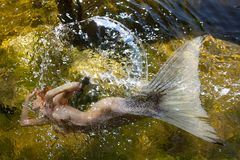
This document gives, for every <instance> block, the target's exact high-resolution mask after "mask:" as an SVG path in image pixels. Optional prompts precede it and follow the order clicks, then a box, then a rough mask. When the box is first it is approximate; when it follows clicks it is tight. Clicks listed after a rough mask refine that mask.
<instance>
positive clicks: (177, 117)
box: [128, 37, 221, 143]
mask: <svg viewBox="0 0 240 160" xmlns="http://www.w3.org/2000/svg"><path fill="white" fill-rule="evenodd" d="M202 40H203V37H197V38H195V39H193V40H191V41H189V42H187V43H186V44H185V45H183V46H182V47H181V48H179V49H178V50H176V51H175V54H174V55H173V56H172V57H171V58H170V59H169V60H168V61H167V62H166V63H165V64H164V65H163V67H162V68H161V70H160V71H159V72H158V74H157V75H156V77H155V78H153V80H152V81H150V83H149V84H148V85H146V86H145V87H143V88H142V91H141V93H140V94H139V95H137V96H134V97H131V98H130V99H129V101H128V105H129V108H132V112H135V114H139V115H145V116H151V117H154V118H157V119H160V120H162V121H165V122H167V123H170V124H172V125H174V126H177V127H179V128H181V129H183V130H185V131H187V132H189V133H191V134H193V135H195V136H197V137H199V138H201V139H204V140H206V141H209V142H213V143H221V142H220V139H219V138H218V137H217V136H216V132H215V130H214V129H213V128H212V127H211V126H210V124H209V121H208V115H207V113H206V111H205V110H204V109H203V108H202V106H201V101H200V98H199V96H200V81H199V75H198V62H199V51H200V46H201V44H202ZM133 108H134V109H133Z"/></svg>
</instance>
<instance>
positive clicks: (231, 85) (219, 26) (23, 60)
mask: <svg viewBox="0 0 240 160" xmlns="http://www.w3.org/2000/svg"><path fill="white" fill-rule="evenodd" d="M79 2H80V1H67V0H58V1H57V2H56V1H54V0H49V1H46V0H36V1H32V0H19V1H5V0H0V8H1V12H0V45H1V46H0V65H1V67H0V83H1V85H0V158H1V159H33V158H34V159H167V160H168V159H169V160H173V159H183V160H185V159H203V160H205V159H216V160H219V159H220V160H221V159H222V160H223V159H229V160H237V159H240V149H239V148H240V125H239V123H240V110H239V106H240V46H239V42H240V39H239V38H240V23H239V19H240V7H239V6H240V1H238V0H228V1H227V0H211V1H210V0H209V1H201V0H184V1H183V0H168V1H167V0H128V1H125V0H119V1H112V0H104V1H99V0H96V1H85V0H83V2H82V3H81V5H79V4H80V3H79ZM59 13H60V15H59ZM93 16H107V17H110V18H112V19H114V20H116V21H118V22H121V23H122V24H123V25H124V27H126V28H127V29H124V30H121V29H122V28H124V27H120V30H119V28H117V27H118V26H119V25H118V24H116V23H112V25H114V24H115V25H116V26H115V28H114V27H113V28H114V29H113V30H109V29H111V27H106V25H105V27H103V29H104V32H101V33H104V34H103V35H104V36H106V33H108V37H105V39H104V38H103V37H104V36H102V35H101V34H100V36H99V34H98V37H97V38H96V36H95V37H94V35H93V37H94V38H95V39H91V37H90V39H83V40H85V41H84V42H82V41H79V39H77V40H76V34H73V33H72V32H71V33H70V34H66V33H68V32H66V30H69V26H73V29H75V30H78V31H79V25H74V24H76V23H77V22H74V21H75V20H78V21H82V22H84V21H85V20H86V19H89V18H91V17H93ZM71 22H74V23H71ZM97 22H98V23H100V21H97ZM62 23H64V24H62ZM69 23H70V24H69ZM84 23H85V22H84ZM82 25H86V26H87V27H86V29H85V30H84V28H83V32H84V33H92V32H91V31H92V30H91V29H94V28H90V31H88V30H87V29H88V27H92V25H91V23H89V24H88V23H85V24H83V23H82ZM60 26H65V30H64V31H63V30H61V29H63V28H64V27H63V28H61V29H60V30H59V27H60ZM66 26H67V27H66ZM103 26H104V25H103ZM74 27H75V28H74ZM76 27H77V28H76ZM96 28H97V29H99V26H97V27H95V29H96ZM70 29H72V28H71V27H70ZM73 29H72V30H70V31H73ZM129 30H130V31H132V32H133V33H134V34H135V36H136V37H138V38H139V39H140V40H141V42H136V40H135V38H136V37H130V38H129V39H127V38H126V36H125V35H124V33H126V32H125V31H129ZM95 31H96V32H94V33H100V32H99V30H95ZM100 31H102V30H100ZM205 33H208V34H209V36H207V38H206V41H205V42H204V44H203V46H202V49H201V55H200V79H201V83H202V85H201V89H202V91H201V101H202V105H203V107H204V108H205V109H206V111H207V112H208V114H209V116H210V122H211V125H212V126H213V127H214V128H215V129H216V131H217V133H218V135H219V137H221V138H222V139H224V140H225V144H226V145H225V146H219V145H215V144H210V143H208V142H204V141H203V140H200V139H198V138H196V137H194V136H192V135H190V134H188V133H186V132H184V131H182V130H180V129H178V128H176V127H173V126H171V125H168V124H166V123H163V122H161V121H158V120H155V119H152V118H144V119H140V120H139V119H135V118H133V117H131V118H126V117H125V118H122V119H120V121H122V122H124V123H123V124H122V125H113V126H111V127H108V126H110V124H108V123H106V124H104V125H103V126H102V127H100V128H98V129H97V130H98V132H90V133H88V134H86V133H82V134H80V133H76V134H74V133H72V134H69V135H66V136H63V135H61V134H57V133H55V132H54V131H53V129H52V128H51V126H40V127H28V128H24V127H21V126H20V125H19V121H18V120H19V115H20V112H21V104H22V102H23V101H24V97H25V96H26V95H27V94H28V93H29V92H30V91H31V90H33V89H34V88H35V87H42V86H44V85H51V86H58V85H60V84H63V83H65V82H68V81H76V80H79V78H81V77H83V76H86V75H88V76H90V77H91V78H92V83H93V85H91V86H90V88H89V89H88V90H87V91H86V92H85V93H84V96H83V95H77V96H76V97H74V98H73V99H72V102H71V103H72V104H73V105H74V106H75V107H77V108H79V109H82V110H84V109H86V108H88V107H89V106H90V105H91V103H92V102H95V101H97V100H98V99H101V98H102V97H106V96H127V95H129V94H131V93H132V92H135V91H136V89H137V87H136V88H133V85H134V86H137V85H138V84H137V83H136V81H141V80H145V79H146V77H147V75H148V76H149V78H148V79H151V78H152V77H153V76H154V75H155V74H156V72H157V71H158V70H159V66H161V65H162V64H163V63H164V62H165V61H166V60H167V59H168V58H169V57H170V55H172V53H173V51H174V50H175V49H177V48H178V47H179V46H181V45H182V44H183V43H184V42H185V41H186V40H187V39H192V38H193V37H195V36H198V35H202V34H205ZM66 36H67V38H66ZM72 36H73V37H72ZM113 37H116V38H113ZM119 37H120V38H119ZM71 38H73V39H71ZM74 38H75V39H74ZM78 38H79V37H78ZM80 38H81V37H80ZM101 38H103V39H101ZM111 38H112V39H111ZM123 38H126V39H125V40H123V41H120V40H121V39H123ZM138 38H136V39H138ZM86 40H88V42H87V41H86ZM89 41H90V42H92V43H89ZM116 42H117V43H116ZM110 44H111V45H110ZM113 44H115V45H113ZM142 45H143V47H144V48H145V50H143V48H142ZM121 49H122V50H121ZM126 50H127V51H126ZM124 51H125V52H124ZM114 53H115V54H114ZM137 53H140V54H137ZM145 53H146V55H147V60H146V55H145ZM134 59H137V61H134ZM147 64H148V68H146V65H147ZM147 70H148V73H147ZM32 116H34V114H32ZM125 122H126V123H125ZM114 123H120V122H114Z"/></svg>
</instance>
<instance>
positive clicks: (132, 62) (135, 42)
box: [54, 16, 148, 88]
mask: <svg viewBox="0 0 240 160" xmlns="http://www.w3.org/2000/svg"><path fill="white" fill-rule="evenodd" d="M54 34H55V36H56V38H57V39H58V40H60V41H61V42H62V43H65V44H69V42H70V43H72V44H73V45H74V46H77V47H79V46H81V45H82V46H83V45H84V47H87V48H93V49H94V50H95V51H96V52H98V53H100V55H101V56H103V57H105V58H111V59H114V60H115V61H117V62H119V63H120V64H121V66H122V67H123V70H124V71H125V72H126V73H127V77H126V78H125V79H119V78H117V76H115V75H114V74H112V72H105V73H102V74H101V73H100V74H99V77H100V78H101V79H102V80H107V81H110V83H116V84H118V85H119V84H121V85H124V86H126V87H127V88H130V87H132V86H136V85H138V84H139V81H140V80H143V81H145V80H147V79H148V78H147V77H148V69H147V56H146V52H145V51H144V48H143V46H142V43H141V41H140V40H139V39H138V38H137V37H136V36H135V35H134V34H133V33H132V32H131V31H130V30H129V29H128V28H126V27H125V26H124V25H122V24H121V23H119V22H117V21H115V20H113V19H110V18H108V17H99V16H96V17H92V18H89V19H86V20H83V21H79V22H73V23H68V24H60V25H59V26H57V27H56V28H55V30H54ZM87 76H90V77H93V75H87Z"/></svg>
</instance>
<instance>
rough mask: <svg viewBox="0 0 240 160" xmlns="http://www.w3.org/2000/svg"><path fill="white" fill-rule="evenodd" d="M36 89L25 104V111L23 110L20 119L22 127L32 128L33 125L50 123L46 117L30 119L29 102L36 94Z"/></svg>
mask: <svg viewBox="0 0 240 160" xmlns="http://www.w3.org/2000/svg"><path fill="white" fill-rule="evenodd" d="M36 91H37V90H36V89H35V90H34V91H33V92H32V93H31V94H29V95H28V96H27V97H26V99H25V102H24V104H23V109H22V113H21V119H20V124H21V126H31V125H44V124H47V123H48V122H49V121H48V119H47V118H46V117H42V118H36V119H30V118H29V117H28V112H29V110H30V109H29V108H28V105H29V101H30V99H31V98H32V97H33V96H34V95H35V94H36Z"/></svg>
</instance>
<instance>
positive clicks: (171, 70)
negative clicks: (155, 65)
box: [20, 37, 220, 143]
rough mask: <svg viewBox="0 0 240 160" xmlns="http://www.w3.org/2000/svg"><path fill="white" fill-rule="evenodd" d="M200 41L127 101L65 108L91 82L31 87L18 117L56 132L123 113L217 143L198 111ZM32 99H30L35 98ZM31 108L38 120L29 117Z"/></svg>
mask: <svg viewBox="0 0 240 160" xmlns="http://www.w3.org/2000/svg"><path fill="white" fill-rule="evenodd" d="M201 44H202V37H197V38H195V39H193V40H191V41H189V42H187V43H186V44H185V45H183V46H182V47H181V48H179V49H178V50H176V51H175V53H174V55H173V56H172V57H171V58H170V59H169V60H167V62H166V63H165V64H164V65H163V66H162V68H161V69H160V71H159V72H158V73H157V75H156V76H155V78H153V79H152V80H151V81H150V82H149V83H148V84H147V85H146V86H143V87H142V89H141V91H140V92H139V93H138V94H136V95H134V96H131V97H125V98H123V97H107V98H104V99H101V100H99V101H98V102H96V103H95V104H93V106H92V107H91V108H90V109H89V110H87V111H85V112H83V111H80V110H78V109H76V108H74V107H72V106H71V105H69V102H68V100H69V98H70V97H71V96H72V95H73V94H74V93H75V92H77V91H80V90H82V89H84V86H86V85H88V83H89V79H88V78H84V79H83V81H82V82H71V83H67V84H64V85H62V86H59V87H57V88H53V89H50V88H45V89H43V90H37V89H35V90H34V91H33V92H32V93H31V94H30V95H28V96H27V97H26V100H25V103H24V104H23V109H22V114H21V120H20V122H21V125H22V126H34V125H44V124H51V125H53V126H55V128H57V129H56V131H59V132H63V133H64V132H68V131H69V128H75V130H79V131H81V128H82V127H85V126H92V125H98V124H101V123H103V122H106V121H111V119H113V118H117V117H120V116H123V115H127V114H130V115H137V116H143V117H153V118H156V119H159V120H162V121H165V122H167V123H170V124H172V125H174V126H176V127H179V128H181V129H183V130H185V131H187V132H189V133H191V134H193V135H195V136H197V137H199V138H201V139H203V140H206V141H208V142H212V143H220V139H219V138H218V137H217V136H216V132H215V130H214V129H213V128H212V127H211V126H210V125H209V121H208V115H207V113H206V111H205V110H204V109H203V108H202V107H201V102H200V98H199V95H200V81H199V75H198V61H199V50H200V45H201ZM34 97H35V99H34V100H31V99H32V98H34ZM31 101H32V110H35V111H38V113H41V115H42V116H41V117H38V118H35V119H31V118H29V117H28V112H29V111H30V108H29V103H30V102H31Z"/></svg>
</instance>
